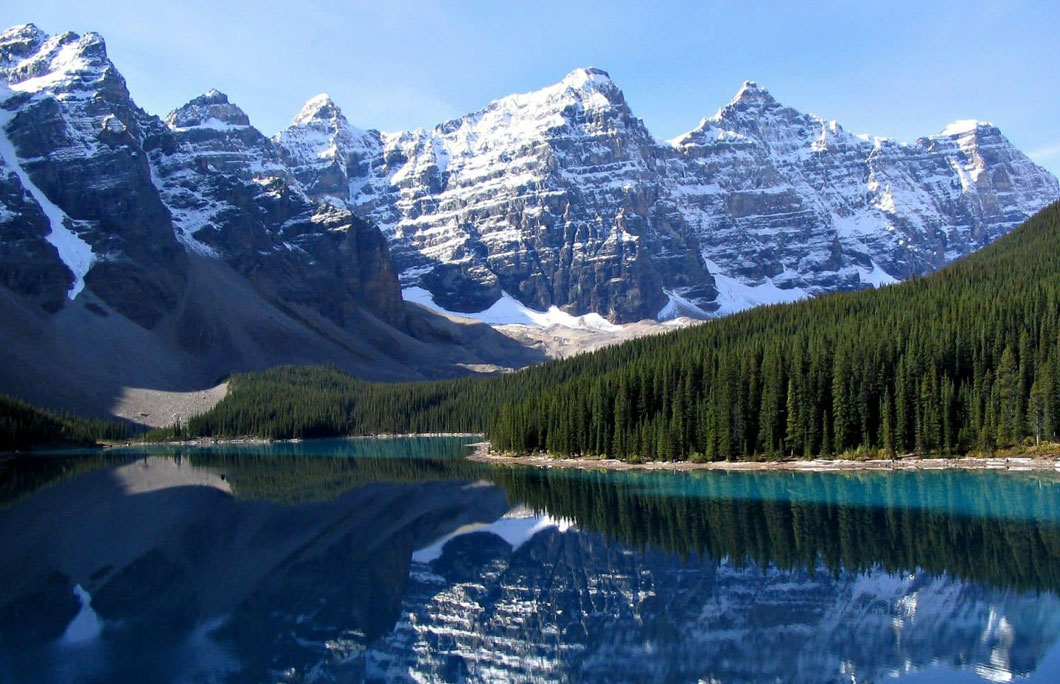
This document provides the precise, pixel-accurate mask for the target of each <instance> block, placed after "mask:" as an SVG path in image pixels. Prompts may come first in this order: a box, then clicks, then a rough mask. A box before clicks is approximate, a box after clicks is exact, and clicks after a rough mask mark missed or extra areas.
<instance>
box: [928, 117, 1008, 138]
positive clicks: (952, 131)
mask: <svg viewBox="0 0 1060 684" xmlns="http://www.w3.org/2000/svg"><path fill="white" fill-rule="evenodd" d="M980 129H987V130H991V131H997V130H998V128H997V126H995V125H994V124H993V123H992V122H990V121H979V120H978V119H958V120H957V121H954V122H952V123H950V124H949V125H947V126H946V127H945V128H943V129H942V130H941V131H939V135H941V136H961V135H966V134H968V133H974V132H976V131H978V130H980Z"/></svg>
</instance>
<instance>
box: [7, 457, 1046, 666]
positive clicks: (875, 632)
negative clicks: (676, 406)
mask: <svg viewBox="0 0 1060 684" xmlns="http://www.w3.org/2000/svg"><path fill="white" fill-rule="evenodd" d="M471 441H474V440H473V439H465V438H418V439H388V440H321V441H310V442H301V443H282V444H270V445H223V446H215V447H210V448H187V447H155V448H151V449H149V450H142V449H139V450H127V451H121V452H107V453H105V454H82V455H70V454H67V455H56V456H35V457H33V458H21V459H10V460H7V461H3V462H0V682H156V681H159V682H164V681H174V682H180V681H184V682H210V681H219V682H227V681H232V682H346V681H352V682H360V681H557V682H566V681H585V682H597V681H608V682H611V681H614V682H619V681H621V682H625V681H645V682H647V681H674V682H684V681H690V682H691V681H716V682H792V683H795V682H800V683H803V682H811V683H813V682H829V683H831V682H882V681H895V682H981V681H1005V680H1009V679H1017V680H1022V681H1028V682H1056V681H1060V646H1058V644H1060V597H1058V591H1060V476H1057V475H1055V474H1052V473H1014V472H961V471H939V472H918V473H913V472H896V473H880V472H859V473H790V472H784V473H780V472H778V473H746V472H740V473H718V472H696V473H666V472H657V471H656V472H605V471H580V470H558V469H549V470H541V469H530V468H521V467H509V466H493V465H486V464H476V463H471V462H469V461H466V460H464V459H462V458H461V455H462V454H463V453H464V452H465V451H466V444H467V443H469V442H471Z"/></svg>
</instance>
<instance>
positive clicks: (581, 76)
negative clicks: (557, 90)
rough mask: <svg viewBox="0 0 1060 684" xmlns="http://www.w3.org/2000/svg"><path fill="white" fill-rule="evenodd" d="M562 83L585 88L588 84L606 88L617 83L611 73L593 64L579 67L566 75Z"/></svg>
mask: <svg viewBox="0 0 1060 684" xmlns="http://www.w3.org/2000/svg"><path fill="white" fill-rule="evenodd" d="M560 83H561V84H563V85H566V86H568V87H571V88H585V87H586V86H589V87H604V88H613V87H615V83H614V81H612V80H611V75H610V74H609V73H607V72H606V71H604V70H603V69H598V68H597V67H591V66H590V67H578V68H577V69H575V70H574V71H572V72H570V73H569V74H567V75H566V76H564V77H563V80H562V81H560Z"/></svg>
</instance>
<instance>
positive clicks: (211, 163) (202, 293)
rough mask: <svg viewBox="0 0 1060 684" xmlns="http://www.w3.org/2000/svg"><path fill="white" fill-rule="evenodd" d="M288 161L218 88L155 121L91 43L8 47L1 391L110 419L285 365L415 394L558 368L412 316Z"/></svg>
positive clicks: (358, 236)
mask: <svg viewBox="0 0 1060 684" xmlns="http://www.w3.org/2000/svg"><path fill="white" fill-rule="evenodd" d="M292 156H293V155H292V154H291V153H289V152H288V151H287V149H285V148H284V147H281V146H279V145H277V144H276V143H275V142H274V141H272V140H270V139H269V138H267V137H266V136H264V135H262V134H261V133H260V132H259V131H258V130H257V129H255V128H254V127H253V126H251V124H250V119H249V117H248V116H247V115H246V113H244V112H243V111H242V110H241V109H240V108H239V107H238V106H237V105H235V104H234V103H232V102H229V101H228V98H227V97H226V96H225V95H224V94H222V93H220V92H217V91H209V92H207V93H205V94H204V95H202V96H200V97H197V98H195V99H193V100H192V101H190V102H189V103H187V104H186V105H184V106H183V107H180V108H179V109H177V110H176V111H174V112H172V113H171V114H170V115H169V116H168V117H167V118H166V119H165V120H163V119H160V118H159V117H157V116H153V115H150V114H148V113H146V112H144V111H143V110H141V109H140V108H138V107H137V106H136V104H135V103H134V102H133V100H132V98H131V97H130V94H129V91H128V89H127V88H126V85H125V81H124V80H123V79H122V77H121V74H120V73H119V72H118V70H117V69H116V68H115V67H114V65H113V64H112V63H111V62H110V60H109V58H108V57H107V52H106V47H105V45H104V42H103V39H102V38H101V37H100V36H98V35H96V34H91V33H90V34H86V35H84V36H79V35H76V34H74V33H65V34H62V35H58V36H48V35H46V34H45V33H43V32H42V31H40V30H39V29H38V28H36V27H34V26H32V25H25V26H18V27H15V28H12V29H8V30H7V31H4V32H3V33H0V285H3V287H0V391H3V392H7V393H11V394H15V395H17V396H19V397H21V398H23V399H26V400H28V401H32V402H35V403H40V404H43V405H47V406H49V407H52V408H56V409H62V410H70V411H76V412H84V413H93V414H97V415H108V414H109V412H110V411H111V410H113V408H114V406H115V402H117V401H118V400H119V398H120V397H121V396H123V395H124V388H127V387H133V388H147V389H156V390H173V391H187V390H192V389H201V388H203V387H210V386H213V385H214V384H216V381H217V379H218V377H220V376H223V375H225V374H228V373H230V372H232V371H241V370H257V369H262V368H267V367H271V366H275V365H278V364H283V363H295V364H319V363H328V364H334V365H337V366H339V367H341V368H344V369H345V370H347V371H349V372H353V373H356V374H358V375H360V376H362V377H365V378H369V379H375V380H403V379H404V380H409V379H423V378H432V377H439V376H450V375H454V374H462V373H467V372H469V370H470V369H481V370H484V371H485V370H492V369H498V368H510V367H513V366H514V367H521V366H524V365H527V364H529V363H533V362H536V361H538V360H541V359H542V358H543V355H542V354H540V353H539V352H537V351H535V350H532V349H527V348H524V347H523V346H521V345H519V344H517V343H515V342H513V341H511V340H508V339H507V338H503V337H502V336H501V335H500V334H498V333H495V332H494V331H492V330H489V329H486V326H482V325H477V326H473V325H461V324H455V323H451V322H450V321H448V320H446V319H441V318H439V317H436V316H433V315H431V314H429V313H428V312H426V311H423V310H422V309H419V308H412V309H406V307H405V303H404V302H403V300H402V297H401V289H400V286H399V282H398V279H397V274H396V271H395V269H394V266H393V264H392V262H391V260H390V255H389V247H388V245H387V241H386V239H385V238H384V236H383V234H382V233H381V232H380V230H379V229H378V228H377V227H376V226H374V225H372V224H371V223H370V222H368V221H366V220H364V219H362V218H359V217H357V216H356V215H355V214H354V213H353V212H352V211H351V210H350V208H349V207H347V206H346V205H345V203H344V202H341V201H337V200H333V199H330V198H329V197H326V196H325V193H323V191H322V190H321V191H317V186H309V185H307V186H303V183H302V181H301V180H300V179H301V178H305V177H306V170H305V169H303V168H301V167H300V166H298V165H296V164H294V163H293V162H292ZM313 171H314V173H315V174H316V175H318V176H319V175H320V174H319V171H320V165H319V164H318V165H317V166H315V167H314V168H313ZM318 185H319V183H318ZM320 187H321V188H323V187H324V186H320ZM307 188H308V190H307ZM331 190H334V188H329V191H331Z"/></svg>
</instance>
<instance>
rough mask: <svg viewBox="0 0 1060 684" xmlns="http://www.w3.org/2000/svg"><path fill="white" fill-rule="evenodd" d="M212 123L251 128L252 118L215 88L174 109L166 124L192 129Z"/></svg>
mask: <svg viewBox="0 0 1060 684" xmlns="http://www.w3.org/2000/svg"><path fill="white" fill-rule="evenodd" d="M211 122H216V123H219V124H226V125H229V126H249V125H250V118H249V117H248V116H247V115H246V113H245V112H244V111H243V110H242V109H240V108H239V107H238V106H236V105H234V104H232V103H231V102H229V101H228V96H227V95H225V94H224V93H222V92H221V91H220V90H216V89H214V88H211V89H209V90H207V91H206V92H205V93H203V94H202V95H200V96H198V97H196V98H195V99H193V100H191V101H190V102H188V103H187V104H185V105H184V106H182V107H178V108H177V109H174V110H173V111H172V112H170V113H169V116H167V117H166V123H168V124H169V125H170V126H171V127H173V128H192V127H195V126H204V125H208V124H210V123H211Z"/></svg>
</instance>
